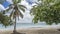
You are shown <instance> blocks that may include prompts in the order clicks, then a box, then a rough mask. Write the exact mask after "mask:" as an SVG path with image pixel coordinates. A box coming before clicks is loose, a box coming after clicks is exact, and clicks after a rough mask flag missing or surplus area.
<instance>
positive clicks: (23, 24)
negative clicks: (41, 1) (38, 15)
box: [0, 23, 60, 30]
mask: <svg viewBox="0 0 60 34" xmlns="http://www.w3.org/2000/svg"><path fill="white" fill-rule="evenodd" d="M49 26H51V25H46V24H45V23H37V24H34V23H17V24H16V28H17V29H21V28H32V27H40V28H42V27H49ZM57 26H60V24H59V25H57ZM57 26H55V25H53V26H52V27H57ZM0 29H2V30H10V29H14V25H11V26H7V27H6V28H5V26H3V25H2V24H0Z"/></svg>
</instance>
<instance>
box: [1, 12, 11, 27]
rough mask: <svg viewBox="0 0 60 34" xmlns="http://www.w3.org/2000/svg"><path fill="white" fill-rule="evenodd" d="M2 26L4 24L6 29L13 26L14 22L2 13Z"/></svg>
mask: <svg viewBox="0 0 60 34" xmlns="http://www.w3.org/2000/svg"><path fill="white" fill-rule="evenodd" d="M0 24H3V25H4V26H5V27H6V26H8V25H12V21H11V20H10V18H9V17H8V16H7V15H4V14H3V13H1V12H0Z"/></svg>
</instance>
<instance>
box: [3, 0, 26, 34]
mask: <svg viewBox="0 0 60 34" xmlns="http://www.w3.org/2000/svg"><path fill="white" fill-rule="evenodd" d="M12 2H13V4H11V5H9V8H8V9H7V10H5V11H4V13H6V11H9V10H11V11H12V12H11V14H10V18H11V19H12V18H13V19H14V20H15V23H14V30H13V32H14V33H15V32H16V18H18V19H19V17H21V18H23V14H22V13H21V12H20V11H21V10H22V11H23V12H25V9H26V7H25V6H23V5H21V4H20V2H21V0H12Z"/></svg>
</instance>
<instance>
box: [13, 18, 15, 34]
mask: <svg viewBox="0 0 60 34" xmlns="http://www.w3.org/2000/svg"><path fill="white" fill-rule="evenodd" d="M13 33H16V17H15V23H14V30H13Z"/></svg>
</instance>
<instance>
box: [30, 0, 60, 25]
mask: <svg viewBox="0 0 60 34" xmlns="http://www.w3.org/2000/svg"><path fill="white" fill-rule="evenodd" d="M30 13H31V14H32V15H34V18H33V22H34V23H38V21H41V22H46V23H47V24H50V25H51V24H53V23H55V24H58V23H60V1H59V0H43V1H42V3H41V4H37V6H34V7H33V8H32V9H31V12H30Z"/></svg>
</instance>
